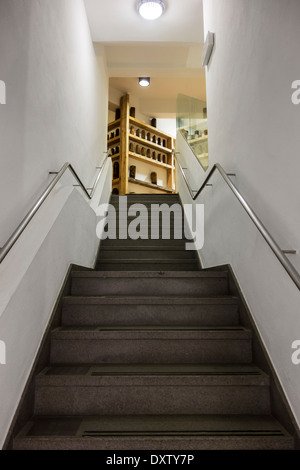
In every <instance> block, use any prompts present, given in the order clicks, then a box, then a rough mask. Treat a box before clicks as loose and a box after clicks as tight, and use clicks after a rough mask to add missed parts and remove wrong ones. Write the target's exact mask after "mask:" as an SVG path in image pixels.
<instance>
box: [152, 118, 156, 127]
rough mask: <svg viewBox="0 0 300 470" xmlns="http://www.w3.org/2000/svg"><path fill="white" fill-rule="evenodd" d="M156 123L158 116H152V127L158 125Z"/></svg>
mask: <svg viewBox="0 0 300 470" xmlns="http://www.w3.org/2000/svg"><path fill="white" fill-rule="evenodd" d="M156 124H157V122H156V118H152V119H151V126H152V127H156Z"/></svg>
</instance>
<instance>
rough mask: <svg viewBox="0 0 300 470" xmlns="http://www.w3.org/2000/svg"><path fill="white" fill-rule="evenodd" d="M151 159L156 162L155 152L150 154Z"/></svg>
mask: <svg viewBox="0 0 300 470" xmlns="http://www.w3.org/2000/svg"><path fill="white" fill-rule="evenodd" d="M152 159H153V160H156V152H154V151H153V152H152Z"/></svg>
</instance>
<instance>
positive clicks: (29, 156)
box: [0, 0, 111, 448]
mask: <svg viewBox="0 0 300 470" xmlns="http://www.w3.org/2000/svg"><path fill="white" fill-rule="evenodd" d="M102 52H103V50H102ZM0 58H1V60H0V64H1V65H0V79H1V80H3V81H5V83H6V87H7V100H6V103H7V104H6V105H1V107H0V141H1V146H0V158H1V172H0V200H1V201H2V203H1V205H0V246H1V245H3V243H4V242H5V241H6V239H7V238H8V236H9V235H10V234H11V233H12V232H13V230H14V229H15V228H16V226H17V225H18V224H19V223H20V221H21V220H22V218H23V217H24V215H25V214H26V212H27V211H28V210H29V208H30V207H31V206H32V204H33V203H34V202H35V200H36V199H37V197H38V196H39V195H40V194H41V192H42V191H43V190H44V189H45V187H46V186H47V185H48V183H49V182H50V177H49V175H48V172H49V171H50V170H52V171H56V170H58V169H60V168H61V167H62V165H63V164H64V163H65V162H66V161H69V162H70V163H71V164H72V165H73V167H74V168H75V170H76V171H77V172H78V174H79V176H80V177H81V179H82V181H83V183H84V184H85V185H86V186H87V187H92V186H93V184H94V181H95V178H96V167H97V166H101V163H102V161H103V157H104V155H103V154H104V152H105V151H106V148H107V144H106V135H107V104H108V77H107V72H106V60H105V55H104V53H103V55H102V56H101V54H100V55H99V51H98V54H97V58H96V57H95V52H94V47H93V43H92V41H91V37H90V32H89V27H88V23H87V18H86V12H85V7H84V2H83V0H51V1H50V2H49V1H45V0H9V1H3V2H2V1H1V2H0ZM51 178H53V176H51ZM74 183H75V182H74V179H73V178H71V177H70V176H69V177H63V179H62V180H61V183H59V184H58V185H57V186H56V188H55V190H54V191H53V192H52V193H51V195H50V196H49V197H48V198H47V200H46V201H45V202H44V204H43V205H42V207H41V208H40V209H39V211H38V212H37V214H36V215H35V217H34V218H33V220H32V221H31V223H30V224H29V226H28V227H27V229H26V230H25V231H24V233H23V234H22V235H21V237H20V238H19V240H18V241H17V243H16V244H15V245H14V247H13V248H12V250H11V251H10V252H9V254H8V255H7V257H6V258H5V259H4V261H3V262H2V263H1V265H0V340H1V345H3V344H4V345H5V352H6V357H5V361H4V360H3V356H2V355H1V357H0V396H1V402H0V448H2V447H3V444H4V441H5V438H6V436H7V433H8V431H9V429H10V426H11V423H12V420H13V417H14V415H15V412H16V409H17V406H18V403H19V402H20V398H21V396H22V392H23V390H24V387H25V384H26V382H27V379H28V376H29V374H30V371H31V369H32V366H33V364H34V361H35V358H36V354H37V352H38V350H39V347H40V344H41V340H42V338H43V334H44V332H45V329H46V327H47V324H48V322H49V319H50V317H51V313H52V310H53V308H54V306H55V303H56V299H57V295H58V293H59V291H60V288H61V286H62V284H63V282H64V279H65V276H66V274H67V272H68V269H69V266H70V264H76V265H80V266H84V267H88V268H91V267H93V265H94V262H95V258H96V254H97V249H98V245H99V240H98V239H97V236H96V225H97V216H96V210H97V207H98V204H99V203H101V202H105V203H106V202H108V200H109V195H110V192H111V162H110V159H108V160H107V161H106V166H105V169H104V171H103V173H102V175H101V179H100V181H99V184H98V187H97V190H96V192H95V195H94V198H93V200H92V201H89V200H88V199H87V198H86V196H83V194H82V193H81V191H80V190H77V189H75V188H73V186H72V185H73V184H74ZM3 362H4V363H3Z"/></svg>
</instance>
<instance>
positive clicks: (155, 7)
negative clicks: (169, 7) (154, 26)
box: [138, 0, 165, 20]
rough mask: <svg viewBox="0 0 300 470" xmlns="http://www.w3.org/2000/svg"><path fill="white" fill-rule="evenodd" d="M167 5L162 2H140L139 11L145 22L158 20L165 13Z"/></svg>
mask: <svg viewBox="0 0 300 470" xmlns="http://www.w3.org/2000/svg"><path fill="white" fill-rule="evenodd" d="M164 10H165V4H164V2H163V1H162V0H140V1H139V4H138V11H139V14H140V15H141V17H142V18H144V19H145V20H157V19H158V18H159V17H160V16H161V15H162V14H163V12H164Z"/></svg>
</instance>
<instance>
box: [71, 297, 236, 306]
mask: <svg viewBox="0 0 300 470" xmlns="http://www.w3.org/2000/svg"><path fill="white" fill-rule="evenodd" d="M64 302H65V303H68V304H84V305H86V304H102V303H109V304H120V303H121V304H141V302H142V303H143V304H144V303H145V304H163V305H165V304H167V305H169V304H170V303H175V304H183V305H186V304H201V305H202V304H232V305H236V304H237V303H238V298H237V297H235V296H231V295H225V296H222V295H220V296H216V295H214V296H203V297H200V296H199V297H195V296H183V295H180V296H176V295H173V296H167V295H166V296H162V297H159V296H147V295H145V296H142V297H141V296H135V295H130V296H126V295H99V296H93V295H89V296H80V295H79V296H72V295H70V296H66V297H64Z"/></svg>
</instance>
